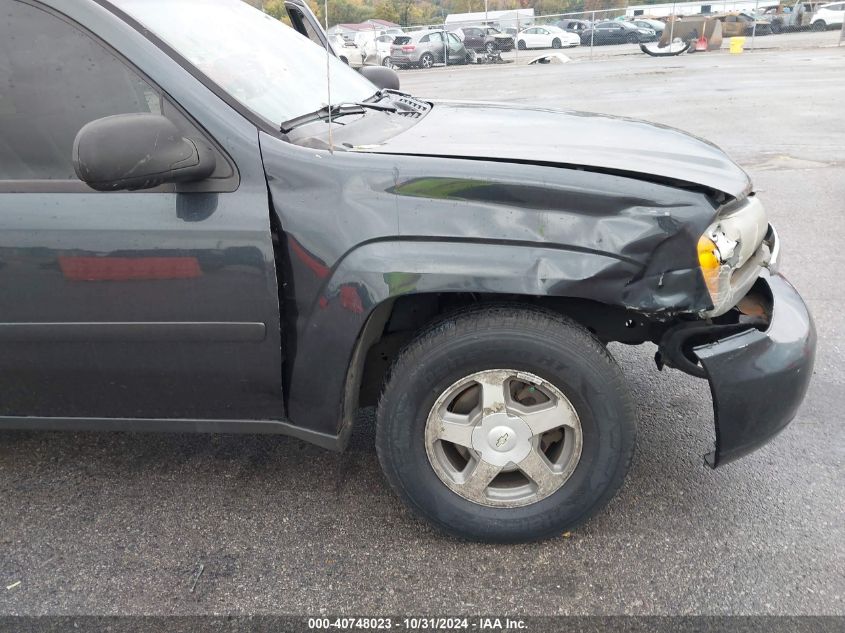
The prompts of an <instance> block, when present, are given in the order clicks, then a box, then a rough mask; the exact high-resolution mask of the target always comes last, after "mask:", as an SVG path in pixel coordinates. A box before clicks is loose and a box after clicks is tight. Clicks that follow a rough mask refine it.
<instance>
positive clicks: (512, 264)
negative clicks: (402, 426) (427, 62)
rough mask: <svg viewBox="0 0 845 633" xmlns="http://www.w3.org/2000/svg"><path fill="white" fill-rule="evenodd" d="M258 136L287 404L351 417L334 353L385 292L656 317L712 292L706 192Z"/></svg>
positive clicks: (340, 354)
mask: <svg viewBox="0 0 845 633" xmlns="http://www.w3.org/2000/svg"><path fill="white" fill-rule="evenodd" d="M261 146H262V155H263V157H264V162H265V168H266V172H267V177H268V186H269V189H270V194H271V198H272V203H273V208H274V210H275V213H276V214H277V216H278V219H279V224H280V225H281V226H282V227H283V229H284V231H285V240H284V241H285V251H286V254H285V257H284V260H285V264H284V265H285V267H286V268H287V270H284V271H282V272H281V277H282V278H283V279H285V280H286V287H285V295H286V296H285V298H284V301H283V304H284V305H285V315H284V318H283V320H284V321H285V322H286V323H287V325H288V327H289V331H288V336H287V338H288V341H289V344H288V345H287V349H286V354H285V355H286V385H287V387H288V389H287V397H288V402H287V407H288V415H289V416H290V418H291V420H292V421H294V422H295V423H300V422H302V423H307V424H308V425H309V426H312V425H313V427H314V430H317V431H321V432H324V433H332V432H334V433H339V431H340V429H341V427H342V420H341V415H340V413H339V412H340V411H341V410H342V408H343V406H342V400H343V394H344V381H345V379H346V375H345V374H344V373H341V372H337V373H333V372H326V371H325V367H327V366H344V367H348V366H349V363H350V359H351V358H352V355H353V353H354V350H355V346H356V341H357V340H358V337H359V335H360V333H361V330H362V328H363V326H364V324H365V322H366V321H367V319H368V318H369V317H370V315H371V314H372V313H373V311H374V310H375V309H376V307H377V306H379V305H380V304H383V303H384V302H386V301H389V300H390V299H392V298H396V297H398V296H401V295H404V294H410V293H437V292H465V293H494V294H519V295H525V296H557V297H570V298H584V299H591V300H595V301H600V302H602V303H606V304H610V305H616V306H622V307H627V308H631V309H635V310H637V311H640V312H643V313H645V314H648V315H650V316H651V317H653V318H655V319H661V318H665V319H668V318H670V317H671V316H672V315H674V314H677V313H678V312H684V311H686V312H690V313H695V312H698V311H700V310H702V309H706V307H707V306H708V305H710V301H709V295H708V293H707V290H706V286H705V285H704V281H703V279H702V277H701V273H700V272H699V269H698V263H697V255H696V249H695V243H696V240H697V238H698V236H699V235H700V234H701V232H702V231H703V230H704V229H705V228H706V227H707V226H708V224H709V223H710V222H712V220H713V218H714V216H715V213H716V208H715V207H714V205H713V202H712V200H711V199H710V198H709V197H708V196H707V195H705V194H704V193H702V192H699V191H691V190H685V189H681V188H677V187H671V186H667V185H663V184H658V183H653V182H647V181H641V180H637V179H632V178H626V177H622V176H616V175H608V174H601V173H593V172H581V171H576V170H571V169H560V168H557V167H550V166H536V165H520V164H517V165H509V164H506V163H501V162H496V161H488V162H479V161H475V160H460V159H455V158H448V159H447V158H435V157H409V156H402V155H384V154H373V153H371V154H363V153H356V152H340V151H338V152H335V153H334V154H331V153H329V152H327V151H322V150H314V149H309V148H303V147H298V146H294V145H291V144H290V143H287V142H285V141H283V140H281V139H278V138H275V137H273V136H270V135H265V134H262V135H261ZM422 174H426V175H425V176H423V175H422ZM317 383H318V384H319V385H320V388H319V389H315V388H314V385H315V384H317ZM305 421H307V422H305Z"/></svg>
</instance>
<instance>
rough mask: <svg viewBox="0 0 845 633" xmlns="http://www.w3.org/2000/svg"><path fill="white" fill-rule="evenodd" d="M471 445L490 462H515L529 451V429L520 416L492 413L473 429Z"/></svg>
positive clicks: (504, 463) (500, 463)
mask: <svg viewBox="0 0 845 633" xmlns="http://www.w3.org/2000/svg"><path fill="white" fill-rule="evenodd" d="M472 447H473V449H475V450H476V451H478V452H479V453H481V457H482V458H483V459H484V461H486V462H488V463H490V464H495V465H497V466H507V465H508V464H510V463H514V464H517V463H519V462H521V461H522V460H523V459H525V458H526V457H527V456H528V453H529V452H530V451H531V429H530V427H529V426H528V425H527V424H526V423H525V422H524V421H523V420H522V418H519V417H517V416H513V415H508V414H507V413H505V412H501V413H493V414H491V415H488V416H486V417H485V418H484V419H483V420H482V421H481V424H479V425H478V426H476V427H475V429H474V430H473V432H472Z"/></svg>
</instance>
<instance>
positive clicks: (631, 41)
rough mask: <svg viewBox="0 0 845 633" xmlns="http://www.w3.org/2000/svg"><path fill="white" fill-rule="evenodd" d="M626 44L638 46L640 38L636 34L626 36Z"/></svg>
mask: <svg viewBox="0 0 845 633" xmlns="http://www.w3.org/2000/svg"><path fill="white" fill-rule="evenodd" d="M628 43H629V44H639V43H640V38H639V36H638V35H637V34H636V33H629V34H628Z"/></svg>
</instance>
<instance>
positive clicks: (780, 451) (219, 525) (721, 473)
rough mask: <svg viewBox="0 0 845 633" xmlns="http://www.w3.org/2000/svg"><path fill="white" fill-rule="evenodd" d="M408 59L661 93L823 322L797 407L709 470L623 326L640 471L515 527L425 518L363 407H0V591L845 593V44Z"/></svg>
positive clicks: (764, 608) (144, 603) (686, 413)
mask: <svg viewBox="0 0 845 633" xmlns="http://www.w3.org/2000/svg"><path fill="white" fill-rule="evenodd" d="M823 35H829V36H831V40H832V41H835V37H833V36H832V35H831V34H829V33H828V34H823ZM401 78H402V82H403V88H405V89H407V90H409V91H412V92H414V93H415V94H418V95H420V96H427V97H437V98H456V99H484V100H496V101H507V100H510V101H517V102H521V103H535V104H543V105H549V106H556V107H561V108H573V109H580V110H592V111H598V112H604V113H608V114H616V115H624V116H631V117H638V118H645V119H650V120H653V121H657V122H660V123H664V124H667V125H672V126H675V127H678V128H682V129H684V130H687V131H690V132H692V133H694V134H697V135H700V136H703V137H706V138H708V139H710V140H712V141H714V142H716V143H717V144H719V145H721V146H722V147H724V148H725V149H726V150H727V151H728V152H729V153H730V154H732V155H733V156H734V157H736V159H737V160H738V161H739V162H740V163H741V164H742V165H743V166H744V167H745V168H746V169H747V170H748V171H749V172H750V173H751V175H752V176H753V178H754V181H755V183H756V187H757V191H758V192H759V195H760V196H761V198H762V199H763V201H764V202H765V204H766V206H767V208H768V210H769V213H770V216H771V219H772V221H773V222H774V223H776V225H777V228H778V230H779V232H780V236H781V239H782V242H783V258H782V270H783V272H784V273H785V274H786V275H787V276H788V277H789V278H790V279H791V280H792V281H793V282H794V284H795V285H796V286H797V287H798V289H799V290H800V291H801V293H802V294H803V296H804V297H805V299H806V300H807V302H808V304H809V305H810V307H811V309H812V311H813V313H814V315H815V318H816V323H817V326H818V330H819V350H818V359H817V363H816V370H815V376H814V379H813V383H812V385H811V388H810V392H809V395H808V397H807V400H806V402H805V404H804V406H803V408H802V409H801V411H800V413H799V415H798V417H797V419H796V420H795V421H794V422H793V423H792V425H791V426H790V427H788V428H787V429H786V431H785V432H784V433H782V434H781V435H780V436H779V437H777V438H776V439H775V440H774V441H773V442H771V443H770V444H769V445H767V446H766V447H764V448H763V449H761V450H759V451H757V452H756V453H754V454H753V455H750V456H748V457H746V458H744V459H742V460H741V461H739V462H736V463H735V464H731V465H729V466H726V467H724V468H723V469H720V470H717V471H715V472H714V471H711V470H708V469H707V468H705V467H704V466H703V462H702V455H703V454H704V453H706V452H707V451H708V450H709V449H710V447H711V445H712V442H713V437H714V432H713V416H712V409H711V404H710V394H709V390H708V388H707V384H706V382H704V381H701V380H697V379H695V378H692V377H689V376H686V375H684V374H681V373H680V372H677V371H671V370H668V371H664V372H658V371H657V369H656V368H655V367H654V364H653V362H652V355H653V352H654V349H653V347H651V346H642V347H639V348H628V347H624V346H621V345H613V346H612V350H611V351H612V352H613V354H614V355H615V356H616V357H617V359H618V360H619V361H620V363H621V364H622V366H623V369H624V371H625V374H626V376H627V378H628V380H629V382H630V386H631V389H632V392H633V396H634V400H635V402H636V404H637V405H638V415H639V441H638V448H637V452H636V455H635V458H634V462H633V465H632V468H631V471H630V474H629V476H628V479H627V482H626V484H625V485H624V486H623V488H622V489H621V491H620V492H619V495H618V496H617V497H616V498H615V499H614V500H613V501H612V502H611V504H610V505H609V507H608V508H607V509H606V510H605V511H604V512H602V513H601V514H600V515H599V516H597V517H595V518H594V519H592V520H591V521H589V522H588V523H587V524H586V525H584V526H583V527H582V528H581V529H579V530H577V531H575V532H573V533H571V534H566V535H561V536H560V537H558V538H555V539H552V540H550V541H546V542H543V543H539V544H531V545H518V546H490V545H478V544H473V543H466V542H461V541H457V540H454V539H451V538H448V537H444V536H442V535H440V534H439V533H437V532H435V531H433V530H431V529H429V528H428V527H427V526H426V525H424V524H422V523H420V522H419V521H417V520H416V519H414V518H413V517H412V516H411V515H410V514H409V513H408V512H407V511H406V510H405V509H404V507H403V506H402V504H401V503H400V502H399V500H398V499H397V498H396V497H395V496H394V495H393V494H391V492H390V491H389V489H388V487H387V485H386V484H385V482H384V480H383V478H382V476H381V473H380V471H379V468H378V464H377V460H376V456H375V451H374V448H373V419H372V411H362V412H361V415H360V416H359V421H358V425H357V427H356V429H355V432H354V436H353V442H352V446H351V448H350V450H349V451H348V452H346V453H344V454H334V453H330V452H326V451H323V450H321V449H319V448H316V447H313V446H309V445H307V444H304V443H302V442H299V441H297V440H294V439H289V438H285V437H266V436H263V437H262V436H220V435H215V436H202V435H200V436H190V435H145V434H127V433H115V434H94V433H74V434H60V433H35V432H2V433H0V508H2V511H0V576H1V577H0V581H2V583H0V613H3V614H201V613H233V614H246V613H266V614H269V613H287V614H314V615H316V614H320V613H357V614H379V613H393V614H397V613H409V612H413V613H420V614H423V613H424V614H432V615H450V614H455V613H495V614H502V615H503V614H523V615H524V614H583V615H595V614H602V615H607V614H747V615H751V614H792V615H803V614H839V615H845V520H844V519H845V516H843V515H844V514H845V513H843V508H845V505H844V504H843V490H845V469H843V458H845V427H843V417H844V416H843V410H845V369H843V362H842V356H843V352H845V317H843V310H845V275H843V270H845V116H843V104H845V47H842V48H835V47H824V48H814V49H801V50H771V51H768V50H758V51H754V52H753V53H747V54H743V55H739V56H733V55H728V54H726V53H707V54H696V55H685V56H681V57H676V58H668V59H665V58H661V59H657V58H649V57H646V56H645V55H642V54H638V55H624V56H618V57H606V58H603V59H601V60H596V61H592V62H590V61H589V60H578V61H575V62H573V63H570V64H563V65H547V66H531V67H528V66H519V65H515V64H513V65H501V66H485V67H473V68H454V69H452V68H450V69H442V68H440V69H433V70H431V71H408V72H403V73H401ZM490 133H491V134H492V135H495V134H496V131H495V130H491V132H490ZM562 151H563V150H562ZM45 388H49V386H48V385H45Z"/></svg>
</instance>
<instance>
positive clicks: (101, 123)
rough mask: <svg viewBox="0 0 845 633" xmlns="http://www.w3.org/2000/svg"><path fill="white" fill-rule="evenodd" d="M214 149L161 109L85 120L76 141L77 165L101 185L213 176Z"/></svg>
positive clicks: (139, 185)
mask: <svg viewBox="0 0 845 633" xmlns="http://www.w3.org/2000/svg"><path fill="white" fill-rule="evenodd" d="M215 162H216V161H215V158H214V152H213V151H212V150H211V148H210V147H208V146H207V145H206V144H205V143H203V142H202V141H198V140H197V141H195V140H192V139H189V138H184V137H183V136H182V133H181V132H180V131H179V129H178V128H177V127H176V126H175V125H174V124H173V123H172V122H171V121H170V120H169V119H167V118H166V117H163V116H161V115H159V114H118V115H115V116H108V117H105V118H102V119H97V120H96V121H91V122H90V123H88V124H86V125H85V126H84V127H83V128H82V129H81V130H79V133H78V134H77V135H76V139H75V140H74V142H73V168H74V170H75V171H76V175H77V176H78V177H79V179H80V180H82V181H83V182H85V183H86V184H87V185H88V186H89V187H91V188H92V189H96V190H98V191H119V190H121V189H128V190H130V191H132V190H135V189H150V188H152V187H157V186H159V185H161V184H164V183H170V182H196V181H199V180H204V179H206V178H208V177H209V176H210V175H211V174H212V172H213V171H214V167H215Z"/></svg>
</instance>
